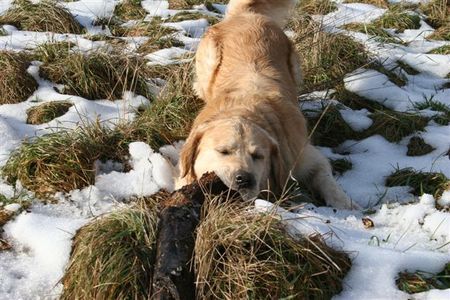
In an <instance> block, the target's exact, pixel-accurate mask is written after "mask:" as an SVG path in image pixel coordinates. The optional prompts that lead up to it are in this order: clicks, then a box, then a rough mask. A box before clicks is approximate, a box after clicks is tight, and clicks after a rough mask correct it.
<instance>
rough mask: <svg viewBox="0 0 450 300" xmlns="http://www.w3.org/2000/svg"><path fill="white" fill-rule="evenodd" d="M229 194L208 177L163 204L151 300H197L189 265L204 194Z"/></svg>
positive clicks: (193, 277) (187, 187)
mask: <svg viewBox="0 0 450 300" xmlns="http://www.w3.org/2000/svg"><path fill="white" fill-rule="evenodd" d="M228 190H229V189H228V187H227V186H226V185H225V184H223V182H222V181H221V180H220V179H219V177H217V176H216V175H215V174H214V173H207V174H205V175H203V176H202V178H200V180H199V181H198V182H196V183H193V184H190V185H187V186H184V187H183V188H181V189H180V190H178V191H175V192H174V193H172V195H171V196H170V197H169V198H168V199H167V200H165V201H163V203H162V207H161V210H160V221H159V224H158V236H157V244H156V260H155V269H154V273H153V284H152V299H158V300H179V299H186V300H190V299H195V274H194V272H193V268H192V267H191V265H190V262H191V261H192V257H193V252H194V245H195V229H196V228H197V225H198V223H199V221H200V213H201V208H202V205H203V202H204V201H205V193H208V194H210V195H220V194H222V193H224V192H227V191H228Z"/></svg>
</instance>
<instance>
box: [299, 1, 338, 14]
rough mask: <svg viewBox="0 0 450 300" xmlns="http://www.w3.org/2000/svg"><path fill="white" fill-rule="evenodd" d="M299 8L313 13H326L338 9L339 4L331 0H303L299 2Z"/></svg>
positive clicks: (304, 11) (301, 10)
mask: <svg viewBox="0 0 450 300" xmlns="http://www.w3.org/2000/svg"><path fill="white" fill-rule="evenodd" d="M297 10H299V11H300V12H302V13H308V14H311V15H326V14H329V13H330V12H333V11H335V10H337V6H336V4H335V3H334V2H333V1H330V0H302V1H299V2H298V5H297Z"/></svg>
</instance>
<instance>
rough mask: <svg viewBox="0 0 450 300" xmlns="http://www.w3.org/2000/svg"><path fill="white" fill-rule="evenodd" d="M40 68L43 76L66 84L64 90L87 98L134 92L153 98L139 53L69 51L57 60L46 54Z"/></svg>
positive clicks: (111, 97)
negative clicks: (132, 54) (133, 54)
mask: <svg viewBox="0 0 450 300" xmlns="http://www.w3.org/2000/svg"><path fill="white" fill-rule="evenodd" d="M44 60H49V62H47V63H44V64H43V65H42V66H41V67H40V74H41V76H42V77H44V78H46V79H49V80H50V81H52V82H55V83H58V84H63V85H64V91H63V92H64V93H66V94H74V95H78V96H81V97H84V98H87V99H93V100H94V99H109V100H114V99H120V98H121V97H122V94H123V92H125V91H132V92H134V93H136V94H140V95H143V96H145V97H148V98H151V93H150V91H149V88H148V84H147V78H148V74H149V71H148V68H147V67H146V65H145V61H144V60H143V59H142V58H139V57H137V56H126V55H124V54H122V53H119V52H117V53H115V52H107V51H106V50H105V49H103V50H95V51H94V52H90V53H88V54H84V53H69V54H68V55H64V57H61V58H59V57H58V59H56V60H54V61H51V58H50V57H45V56H44Z"/></svg>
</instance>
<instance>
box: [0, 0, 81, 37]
mask: <svg viewBox="0 0 450 300" xmlns="http://www.w3.org/2000/svg"><path fill="white" fill-rule="evenodd" d="M1 24H10V25H14V26H16V27H17V28H18V29H21V30H29V31H49V32H54V33H75V34H81V33H83V28H82V26H81V25H80V24H79V23H78V21H77V20H76V19H75V18H74V17H73V16H72V15H71V14H70V13H69V11H67V10H66V9H65V8H63V7H62V6H60V5H59V4H58V2H57V1H53V0H44V1H41V2H39V3H37V4H33V3H31V2H29V1H27V0H19V1H17V0H16V1H15V2H14V5H13V7H12V8H10V9H9V10H8V11H6V13H5V14H3V15H1V16H0V25H1Z"/></svg>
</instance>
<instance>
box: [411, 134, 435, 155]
mask: <svg viewBox="0 0 450 300" xmlns="http://www.w3.org/2000/svg"><path fill="white" fill-rule="evenodd" d="M433 150H434V148H433V147H431V146H430V145H428V144H427V143H425V141H424V140H423V138H421V137H419V136H413V137H412V138H411V139H410V140H409V143H408V151H407V152H406V155H408V156H422V155H425V154H428V153H430V152H432V151H433Z"/></svg>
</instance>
